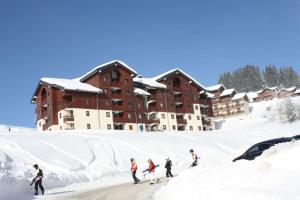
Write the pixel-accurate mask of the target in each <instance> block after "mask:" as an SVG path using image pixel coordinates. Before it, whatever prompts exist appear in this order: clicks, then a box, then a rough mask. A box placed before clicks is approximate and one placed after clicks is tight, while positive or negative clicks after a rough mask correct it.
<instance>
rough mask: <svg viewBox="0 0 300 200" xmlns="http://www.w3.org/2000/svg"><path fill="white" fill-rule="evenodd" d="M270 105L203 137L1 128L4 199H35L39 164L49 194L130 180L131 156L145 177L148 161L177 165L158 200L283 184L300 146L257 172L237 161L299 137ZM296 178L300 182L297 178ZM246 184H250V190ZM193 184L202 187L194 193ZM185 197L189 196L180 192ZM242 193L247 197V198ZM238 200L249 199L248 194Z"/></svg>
mask: <svg viewBox="0 0 300 200" xmlns="http://www.w3.org/2000/svg"><path fill="white" fill-rule="evenodd" d="M264 103H265V104H264ZM264 103H263V104H262V103H258V104H253V105H252V106H253V110H252V113H251V114H250V115H249V116H244V117H235V118H232V119H229V120H227V121H226V122H224V123H223V124H222V126H221V130H217V131H213V132H202V133H199V134H195V133H193V134H191V133H186V132H180V133H143V134H132V133H125V132H114V131H110V132H91V131H86V132H84V131H78V132H76V131H75V132H68V131H61V132H37V131H33V130H30V129H22V128H12V131H11V132H8V127H7V126H0V185H1V187H0V199H8V200H10V199H11V200H18V199H22V200H26V199H32V191H31V190H30V188H29V183H30V180H31V179H32V176H33V172H34V171H33V168H32V165H33V164H34V163H38V164H39V165H40V167H41V168H42V169H43V171H44V174H45V178H44V185H45V187H46V189H47V191H46V193H47V194H51V193H56V192H60V191H66V190H76V189H78V188H80V187H83V186H88V187H91V186H103V185H109V184H116V183H120V182H131V181H132V180H131V175H130V173H129V170H130V169H129V168H130V163H129V158H131V157H135V158H136V161H137V164H138V166H139V172H140V173H139V174H138V176H140V177H141V170H143V169H144V168H146V167H147V160H148V159H149V158H152V159H153V160H154V162H155V163H158V164H160V165H161V166H162V167H160V168H159V169H158V173H159V174H160V175H163V174H164V168H163V165H164V162H165V158H166V157H170V158H171V159H172V161H173V164H174V167H173V171H174V173H176V174H179V176H178V178H175V179H173V180H172V181H171V182H170V184H169V185H168V186H167V187H165V188H164V189H163V190H162V191H160V193H159V194H158V196H157V198H158V199H176V198H175V196H172V194H171V192H170V191H172V190H173V189H174V188H175V187H176V188H185V190H178V191H177V192H176V194H177V195H176V197H182V198H179V199H185V198H187V196H184V195H185V194H186V195H187V194H189V193H190V191H193V190H195V189H198V191H199V192H200V191H202V190H199V188H200V187H201V188H202V187H203V189H205V191H207V193H205V194H203V195H206V196H203V197H205V198H204V199H207V198H206V197H208V196H210V195H213V194H211V193H210V192H212V190H211V188H213V187H211V185H214V187H217V188H222V187H223V185H222V184H224V183H225V182H227V180H229V179H230V181H229V182H228V184H227V185H225V186H226V187H225V186H224V188H225V189H226V191H227V190H228V188H231V190H232V193H235V192H237V191H240V190H242V189H243V188H245V187H246V188H247V186H249V187H250V188H253V184H254V185H259V184H262V183H261V182H260V181H259V180H264V178H265V179H267V180H266V181H268V180H269V181H270V178H272V177H278V178H282V177H279V176H283V177H284V175H285V174H281V175H280V174H275V172H277V171H279V172H281V171H280V169H279V168H281V166H280V159H281V158H283V157H285V156H286V155H288V154H296V153H298V154H299V145H298V144H294V145H293V146H292V147H290V146H283V147H280V148H282V149H283V151H282V152H283V153H282V154H280V153H278V156H277V154H276V156H274V157H272V158H270V159H268V163H267V164H266V165H263V163H264V161H262V162H261V163H260V162H259V160H257V161H255V162H253V164H252V166H249V165H248V162H239V163H235V164H233V163H231V160H232V159H233V158H234V157H236V156H238V155H240V154H241V153H242V152H243V151H244V150H246V149H247V148H248V147H249V146H250V145H252V144H254V143H256V142H260V141H262V140H266V139H270V138H273V137H281V136H291V135H296V134H299V132H298V130H300V123H299V122H295V123H292V124H288V123H285V124H282V123H281V122H280V120H278V119H276V117H275V118H274V117H273V116H274V115H276V109H275V107H276V105H277V103H276V102H274V101H269V102H264ZM269 106H272V108H273V107H274V109H271V110H270V111H266V107H269ZM268 110H269V109H268ZM190 148H193V149H194V150H195V151H196V152H197V154H198V155H199V156H200V157H201V161H200V163H199V167H197V168H195V169H190V170H186V169H187V168H188V167H189V165H190V163H191V158H190V154H189V153H188V151H189V149H190ZM280 152H281V151H280ZM284 152H286V153H284ZM290 152H292V153H290ZM295 162H296V163H295ZM287 163H288V164H289V167H290V168H289V169H290V172H291V173H292V172H295V170H296V169H298V168H296V167H298V162H297V160H295V159H294V160H293V159H289V162H287ZM261 166H263V167H266V169H270V170H265V171H270V177H269V176H267V175H265V177H264V176H262V174H263V171H260V169H261ZM293 166H296V167H295V168H293ZM247 172H248V173H250V174H248V173H247ZM286 175H288V174H286ZM195 177H199V178H195ZM231 177H234V178H231ZM249 177H252V178H251V179H250V178H249ZM256 177H258V178H259V180H257V179H258V178H256ZM295 177H296V178H298V179H299V178H300V176H298V174H297V173H295ZM204 180H205V181H204ZM246 180H247V181H246ZM245 181H246V182H245ZM286 181H287V182H288V181H290V180H286ZM240 182H245V183H244V185H243V184H241V183H240ZM181 183H182V184H181ZM263 183H269V182H263ZM190 184H193V185H195V186H197V188H194V187H189V185H190ZM247 184H248V185H247ZM288 186H289V187H285V188H291V190H290V191H288V192H289V195H290V196H289V197H299V196H295V195H296V194H295V193H294V192H295V191H294V190H293V185H292V184H288ZM274 187H275V185H274ZM16 188H17V189H16ZM189 189H190V190H189ZM225 189H224V191H225ZM269 189H272V185H271V186H267V187H263V186H261V187H258V188H255V191H257V190H260V191H261V192H262V193H268V190H269ZM16 190H17V191H18V192H16ZM244 190H245V191H246V189H244ZM287 190H289V189H287ZM180 191H181V192H182V191H184V192H182V193H180ZM185 191H189V192H185ZM247 191H248V190H247ZM202 192H203V191H202ZM232 193H231V194H232ZM192 194H194V193H192ZM238 194H239V195H247V193H242V192H241V193H238ZM170 195H171V196H170ZM226 195H227V196H226ZM224 196H226V197H228V199H230V198H229V197H230V194H229V193H228V194H225V193H224ZM212 197H213V196H212ZM231 197H232V196H231ZM238 197H243V198H240V199H245V198H244V196H238ZM189 198H191V199H193V198H194V199H200V198H195V197H189ZM278 198H279V197H278ZM211 199H215V198H211ZM260 199H261V198H260ZM279 199H280V198H279ZM281 199H284V198H281Z"/></svg>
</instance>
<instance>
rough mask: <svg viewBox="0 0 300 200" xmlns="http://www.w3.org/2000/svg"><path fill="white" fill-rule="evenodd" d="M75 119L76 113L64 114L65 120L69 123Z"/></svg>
mask: <svg viewBox="0 0 300 200" xmlns="http://www.w3.org/2000/svg"><path fill="white" fill-rule="evenodd" d="M73 121H74V115H70V114H67V115H65V116H64V122H65V123H69V122H73Z"/></svg>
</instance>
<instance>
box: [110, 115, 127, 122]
mask: <svg viewBox="0 0 300 200" xmlns="http://www.w3.org/2000/svg"><path fill="white" fill-rule="evenodd" d="M113 121H114V122H116V123H126V122H127V123H128V122H129V121H130V120H129V119H126V118H125V117H117V116H114V117H113Z"/></svg>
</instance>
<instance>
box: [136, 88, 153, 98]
mask: <svg viewBox="0 0 300 200" xmlns="http://www.w3.org/2000/svg"><path fill="white" fill-rule="evenodd" d="M134 93H135V94H139V95H143V96H150V95H151V94H150V93H149V92H147V91H145V90H143V89H141V88H134Z"/></svg>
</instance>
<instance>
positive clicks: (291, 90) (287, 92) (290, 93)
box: [277, 87, 296, 98]
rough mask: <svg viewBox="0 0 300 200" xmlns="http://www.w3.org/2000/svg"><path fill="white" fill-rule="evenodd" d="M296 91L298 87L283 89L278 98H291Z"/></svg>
mask: <svg viewBox="0 0 300 200" xmlns="http://www.w3.org/2000/svg"><path fill="white" fill-rule="evenodd" d="M295 91H296V87H290V88H281V89H280V90H279V91H278V93H277V97H278V98H285V97H291V96H293V94H294V93H295Z"/></svg>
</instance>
